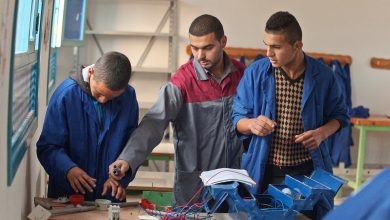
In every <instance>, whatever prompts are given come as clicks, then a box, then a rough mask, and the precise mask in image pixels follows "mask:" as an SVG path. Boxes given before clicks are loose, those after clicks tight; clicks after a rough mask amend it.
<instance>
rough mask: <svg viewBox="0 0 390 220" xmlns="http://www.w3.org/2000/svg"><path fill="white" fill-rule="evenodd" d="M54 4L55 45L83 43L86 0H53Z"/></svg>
mask: <svg viewBox="0 0 390 220" xmlns="http://www.w3.org/2000/svg"><path fill="white" fill-rule="evenodd" d="M54 5H55V6H54V17H53V22H54V23H53V24H54V27H53V28H54V32H53V36H52V42H53V43H54V45H55V47H61V46H81V45H83V44H84V24H85V9H86V0H55V3H54Z"/></svg>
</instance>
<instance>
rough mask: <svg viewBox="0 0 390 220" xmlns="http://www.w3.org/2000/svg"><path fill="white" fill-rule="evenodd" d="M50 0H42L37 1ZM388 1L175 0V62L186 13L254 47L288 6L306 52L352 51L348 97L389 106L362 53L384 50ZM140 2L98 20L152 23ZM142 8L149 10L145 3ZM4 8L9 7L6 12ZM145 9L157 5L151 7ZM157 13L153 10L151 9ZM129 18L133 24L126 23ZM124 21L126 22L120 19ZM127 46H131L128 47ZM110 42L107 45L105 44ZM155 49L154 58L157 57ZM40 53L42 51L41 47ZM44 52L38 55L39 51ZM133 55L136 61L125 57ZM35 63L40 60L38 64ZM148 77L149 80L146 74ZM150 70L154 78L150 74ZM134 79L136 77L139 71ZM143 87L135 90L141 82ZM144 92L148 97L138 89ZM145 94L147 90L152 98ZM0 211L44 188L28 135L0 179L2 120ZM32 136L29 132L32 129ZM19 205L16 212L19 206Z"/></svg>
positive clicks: (378, 142)
mask: <svg viewBox="0 0 390 220" xmlns="http://www.w3.org/2000/svg"><path fill="white" fill-rule="evenodd" d="M98 1H107V2H109V3H110V4H115V3H118V2H122V3H123V2H125V3H126V2H127V1H125V0H115V1H108V0H96V1H90V2H89V7H95V6H96V5H95V4H96V3H97V2H98ZM48 2H51V1H45V4H47V3H48ZM13 4H14V1H12V0H0V5H1V10H0V13H1V14H0V30H1V32H0V34H1V42H0V43H1V44H0V46H1V47H0V58H1V59H0V64H1V65H0V92H1V94H5V93H6V92H7V88H8V86H7V82H8V72H7V71H8V70H9V64H8V63H7V62H8V61H7V60H6V57H7V54H9V51H8V50H9V45H10V41H9V39H10V38H9V35H10V31H9V29H8V31H5V29H6V27H8V28H10V26H9V25H10V24H7V22H8V21H9V20H10V19H11V18H12V11H13V10H12V8H13ZM126 4H127V3H126ZM389 8H390V2H389V1H385V0H373V1H353V0H344V1H336V0H328V1H309V0H295V1H281V0H267V1H259V0H244V1H237V0H235V1H233V0H223V1H222V0H197V1H193V0H179V8H178V9H179V16H178V17H179V26H178V31H179V34H180V38H179V41H180V44H179V49H178V53H179V61H178V63H179V64H182V63H184V62H186V60H187V59H188V56H187V55H186V54H185V52H184V51H185V46H186V45H187V44H188V40H187V36H188V34H187V31H188V27H189V25H190V23H191V21H192V20H193V19H194V18H195V17H197V16H198V15H200V14H203V13H210V14H213V15H215V16H217V17H218V18H219V19H220V20H221V21H222V23H223V25H224V28H225V32H226V35H227V37H228V46H232V47H260V48H264V47H263V44H262V34H263V29H264V24H265V22H266V20H267V19H268V17H269V16H270V15H271V14H272V13H273V12H275V11H278V10H288V11H290V12H291V13H293V14H294V15H295V16H296V17H297V19H298V21H299V22H300V23H301V26H302V29H303V42H304V49H305V50H306V51H308V52H322V53H337V54H346V55H350V56H352V58H353V64H352V66H351V74H352V93H353V95H352V101H353V105H354V106H356V105H364V106H367V107H369V108H370V109H371V113H377V114H380V113H386V112H387V113H389V112H390V106H389V105H390V104H389V101H388V100H389V98H388V96H389V94H390V87H389V86H388V83H389V82H390V72H389V70H378V69H372V68H371V67H370V65H369V61H370V58H371V57H373V56H376V57H383V58H390V48H389V47H390V44H388V39H390V28H388V26H389V25H388V24H389V21H390V13H388V9H389ZM97 10H102V11H96V13H98V12H99V13H101V12H102V13H101V14H102V16H103V17H102V19H103V20H104V19H105V18H107V16H106V17H104V16H105V15H104V12H105V11H104V10H107V9H97ZM144 10H147V8H146V9H142V8H137V9H135V10H134V11H131V10H129V11H126V12H125V13H128V15H127V16H128V20H119V21H117V22H118V23H114V24H110V23H108V24H105V26H104V27H105V28H109V27H112V26H113V25H118V26H119V27H126V28H129V30H131V29H132V28H133V27H135V28H136V29H137V28H141V29H142V28H145V30H147V29H148V28H152V30H153V28H154V27H155V24H152V23H153V22H154V20H153V19H154V18H155V17H151V18H150V20H141V21H139V20H136V18H137V17H138V16H140V15H142V13H147V12H145V11H144ZM149 12H150V11H149ZM10 13H11V15H10ZM150 13H152V14H153V13H158V12H157V11H151V12H150ZM155 16H156V17H157V15H155ZM135 24H137V25H136V26H134V25H135ZM128 26H131V27H128ZM113 46H115V47H119V48H121V49H123V50H134V51H135V52H137V51H138V49H137V48H138V46H137V45H133V44H130V45H119V46H117V45H113ZM129 46H131V48H129ZM108 49H111V48H108ZM59 52H60V53H59V57H58V62H59V63H58V65H59V67H58V73H59V75H58V78H57V83H58V82H60V81H62V80H63V79H64V78H65V77H66V76H67V73H68V71H69V70H70V68H71V67H72V65H73V49H72V48H61V49H60V51H59ZM162 53H163V54H165V52H163V51H160V52H158V53H157V55H153V56H156V57H157V58H153V59H151V60H148V61H146V64H148V65H155V64H158V65H160V64H161V65H163V63H165V62H164V61H161V60H163V58H164V57H163V56H165V55H161V54H162ZM158 55H160V56H161V57H162V59H158V57H159V56H158ZM42 56H47V54H46V55H45V54H43V55H42ZM42 60H44V59H42ZM132 63H136V61H135V60H134V61H132ZM43 66H47V64H46V65H43ZM41 71H44V73H41V76H40V80H41V81H40V89H39V97H40V103H41V104H42V103H44V98H42V97H44V95H42V94H45V92H46V90H45V88H43V86H45V85H46V84H45V82H46V81H45V80H46V79H45V77H46V75H45V74H46V72H47V69H45V67H43V68H42V69H41ZM142 77H143V78H145V79H144V80H143V82H144V83H145V84H146V83H149V84H151V85H153V86H152V87H153V88H149V87H147V86H146V87H144V86H143V85H138V86H137V87H138V88H136V89H138V91H137V93H138V96H141V97H143V94H144V93H148V94H151V96H153V97H154V96H156V95H157V91H158V89H156V88H155V87H156V85H157V87H158V86H159V85H161V84H162V83H163V81H164V80H165V78H164V77H156V76H141V78H142ZM149 78H152V80H153V81H152V82H149ZM154 78H156V79H154ZM141 81H142V79H141ZM141 89H143V90H141ZM145 97H146V98H148V97H149V95H148V96H145ZM153 97H152V98H153ZM7 100H8V98H7V97H1V98H0V101H1V103H2V105H0V124H5V123H6V117H7V114H6V112H5V109H4V104H3V103H5V102H7ZM44 111H45V106H42V105H41V106H40V109H39V125H38V131H37V134H39V130H40V128H41V126H42V120H43V117H44ZM0 133H1V138H0V146H1V147H0V195H1V197H0V213H2V217H1V219H3V218H4V219H24V218H25V216H26V214H27V213H28V212H29V211H31V205H32V199H33V197H34V196H35V195H41V194H42V193H43V192H44V189H43V187H44V183H42V181H43V180H42V179H43V176H44V172H43V171H42V168H41V167H40V165H39V163H38V162H37V159H36V156H35V143H34V141H33V144H32V146H30V149H29V150H28V152H27V153H26V156H25V158H24V159H23V161H22V163H21V165H20V166H19V169H18V172H17V174H16V176H15V179H14V181H13V184H12V185H11V186H10V187H8V186H7V184H6V174H7V171H6V168H7V165H6V161H7V156H6V155H7V150H6V149H7V147H6V146H7V145H6V142H5V141H6V140H5V138H4V137H5V134H6V130H5V128H4V126H0ZM354 136H355V142H356V143H357V137H356V131H354ZM35 139H36V137H35ZM367 142H368V145H367V146H368V150H367V161H368V162H384V163H390V162H389V160H390V157H389V154H390V153H389V152H390V150H389V144H388V143H390V138H389V135H388V133H385V132H372V133H369V135H368V137H367ZM20 213H21V214H20Z"/></svg>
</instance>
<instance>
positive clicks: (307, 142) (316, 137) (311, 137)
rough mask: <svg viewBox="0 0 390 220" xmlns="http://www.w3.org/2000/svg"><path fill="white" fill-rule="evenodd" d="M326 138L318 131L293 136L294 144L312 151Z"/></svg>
mask: <svg viewBox="0 0 390 220" xmlns="http://www.w3.org/2000/svg"><path fill="white" fill-rule="evenodd" d="M325 138H326V136H325V135H324V134H322V133H321V132H320V130H319V129H315V130H309V131H305V132H303V133H302V134H298V135H295V143H301V144H303V146H305V147H306V148H308V149H309V150H314V149H316V148H318V146H320V144H321V142H322V141H323V140H325Z"/></svg>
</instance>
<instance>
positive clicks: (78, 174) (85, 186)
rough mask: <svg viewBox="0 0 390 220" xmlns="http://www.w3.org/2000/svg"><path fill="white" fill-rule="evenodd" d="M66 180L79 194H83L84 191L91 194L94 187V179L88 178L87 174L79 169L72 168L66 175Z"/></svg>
mask: <svg viewBox="0 0 390 220" xmlns="http://www.w3.org/2000/svg"><path fill="white" fill-rule="evenodd" d="M66 178H67V179H68V181H69V183H70V186H71V187H72V189H73V190H74V191H75V192H76V193H78V192H81V193H82V194H85V190H88V191H89V192H93V189H92V188H95V187H96V179H94V178H92V177H90V176H88V174H87V173H86V172H84V170H82V169H80V168H79V167H72V168H71V169H70V170H69V171H68V173H67V174H66Z"/></svg>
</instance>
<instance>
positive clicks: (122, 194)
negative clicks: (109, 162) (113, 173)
mask: <svg viewBox="0 0 390 220" xmlns="http://www.w3.org/2000/svg"><path fill="white" fill-rule="evenodd" d="M110 189H111V196H112V197H115V198H116V199H118V200H120V201H122V200H124V199H125V198H126V190H125V189H124V188H123V187H122V185H121V184H120V183H119V182H118V181H116V180H114V179H112V178H108V179H107V181H106V182H105V183H104V185H103V192H102V196H104V195H106V194H107V193H108V191H109V190H110Z"/></svg>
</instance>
